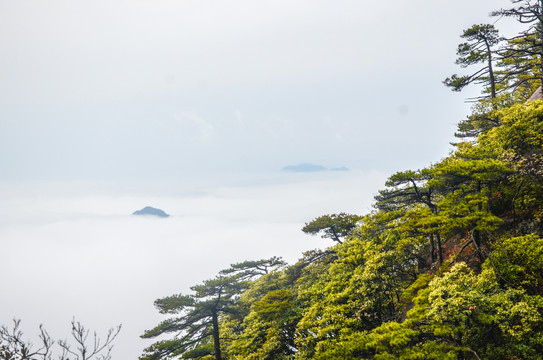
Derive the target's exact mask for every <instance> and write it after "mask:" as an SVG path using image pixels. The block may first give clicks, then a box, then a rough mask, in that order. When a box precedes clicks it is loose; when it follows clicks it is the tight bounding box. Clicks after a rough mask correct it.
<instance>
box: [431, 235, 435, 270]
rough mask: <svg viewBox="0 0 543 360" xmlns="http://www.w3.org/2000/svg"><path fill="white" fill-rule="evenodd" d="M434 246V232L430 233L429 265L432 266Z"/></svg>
mask: <svg viewBox="0 0 543 360" xmlns="http://www.w3.org/2000/svg"><path fill="white" fill-rule="evenodd" d="M435 251H436V250H435V246H434V234H430V261H431V262H432V263H431V265H430V267H432V266H434V263H435V262H436V257H435V255H434V254H435Z"/></svg>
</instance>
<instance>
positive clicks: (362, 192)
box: [0, 171, 386, 359]
mask: <svg viewBox="0 0 543 360" xmlns="http://www.w3.org/2000/svg"><path fill="white" fill-rule="evenodd" d="M235 178H236V177H235V176H234V177H230V178H229V179H228V180H227V181H226V180H221V179H220V177H218V178H216V179H215V180H214V181H209V179H207V180H206V181H204V180H200V181H196V180H195V179H190V180H187V181H184V182H183V181H175V182H173V181H172V182H170V183H161V184H155V185H153V186H149V185H146V186H140V185H134V186H132V187H130V186H127V185H126V184H116V185H112V184H92V183H39V184H38V183H24V184H22V183H17V184H14V183H4V184H2V187H1V189H2V190H0V198H1V202H0V246H1V249H2V250H1V252H0V264H1V268H2V297H0V323H1V324H9V323H10V321H11V319H13V318H17V319H22V326H23V331H24V332H25V336H28V338H33V337H35V335H37V332H38V325H39V324H44V325H45V326H46V328H47V329H48V330H49V332H50V333H51V335H52V336H53V337H54V338H57V339H58V338H65V337H67V336H68V335H69V330H70V321H71V320H72V319H73V318H75V319H76V320H80V321H81V322H82V323H84V325H86V326H87V327H89V328H92V329H93V330H97V331H98V333H99V334H105V332H106V330H107V329H108V328H109V327H112V326H114V325H117V324H121V323H122V324H123V330H122V332H121V334H120V335H119V337H118V339H117V340H116V342H115V350H114V352H113V358H114V359H136V358H137V357H138V355H140V354H141V351H142V349H143V348H144V347H145V346H148V345H149V344H150V343H151V342H150V341H147V340H142V339H140V338H139V335H141V334H142V333H143V331H144V330H145V329H149V328H151V327H153V326H155V325H156V324H158V322H159V321H161V320H163V319H164V317H163V316H161V315H160V314H158V312H157V311H156V310H155V309H154V307H153V301H154V300H155V299H157V298H160V297H164V296H168V295H172V294H176V293H187V292H189V288H190V286H191V285H195V284H198V283H200V282H201V281H203V280H206V279H209V278H213V277H214V276H216V274H217V273H218V272H219V271H220V270H221V269H224V268H226V267H228V266H229V265H230V264H232V263H236V262H240V261H243V260H256V259H262V258H269V257H272V256H282V257H283V258H284V259H285V260H286V261H288V262H289V263H293V262H295V261H296V260H297V259H298V258H299V257H300V256H301V255H302V253H303V252H304V251H306V250H310V249H314V248H325V247H327V246H329V245H332V243H331V241H330V240H327V239H321V238H319V237H312V236H308V235H306V234H304V233H303V232H302V231H300V229H301V228H302V227H303V225H304V223H305V222H308V221H310V220H312V219H313V218H315V217H317V216H320V215H323V214H328V213H337V212H342V211H344V212H348V213H357V214H365V213H368V212H369V211H371V203H372V199H373V196H374V195H375V194H376V193H377V191H378V189H380V188H382V187H383V183H384V180H385V178H386V175H384V174H381V173H378V172H352V171H350V172H325V173H313V174H287V173H276V174H271V175H270V174H268V175H260V176H248V177H247V176H246V177H241V176H240V177H237V179H235ZM223 179H224V178H223ZM147 205H149V206H154V207H157V208H160V209H163V210H164V211H166V212H167V213H168V214H170V215H171V216H170V217H168V218H157V217H141V216H132V215H131V213H132V212H133V211H135V210H138V209H141V208H143V207H144V206H147Z"/></svg>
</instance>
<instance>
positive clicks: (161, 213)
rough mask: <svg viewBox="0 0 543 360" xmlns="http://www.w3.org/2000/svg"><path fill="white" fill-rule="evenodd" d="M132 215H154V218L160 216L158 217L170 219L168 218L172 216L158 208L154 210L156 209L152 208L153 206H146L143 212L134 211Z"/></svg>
mask: <svg viewBox="0 0 543 360" xmlns="http://www.w3.org/2000/svg"><path fill="white" fill-rule="evenodd" d="M132 215H153V216H158V217H168V216H170V215H168V214H166V213H165V212H164V211H162V210H160V209H157V208H154V207H151V206H146V207H144V208H143V209H141V210H137V211H134V212H133V213H132Z"/></svg>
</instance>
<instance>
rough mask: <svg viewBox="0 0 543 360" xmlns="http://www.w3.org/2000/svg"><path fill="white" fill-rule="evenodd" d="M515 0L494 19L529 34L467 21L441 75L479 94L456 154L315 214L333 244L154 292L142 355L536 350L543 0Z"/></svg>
mask: <svg viewBox="0 0 543 360" xmlns="http://www.w3.org/2000/svg"><path fill="white" fill-rule="evenodd" d="M511 6H512V7H511V8H510V9H500V10H497V11H494V12H493V13H492V16H494V18H492V22H495V20H496V19H497V18H501V21H507V20H508V19H507V18H512V19H511V21H514V20H517V21H519V22H520V23H522V24H524V26H525V30H524V31H523V32H521V33H520V34H517V35H513V36H510V37H504V36H502V35H500V34H499V32H498V29H497V28H496V27H495V25H489V24H479V25H474V26H472V27H471V28H469V29H466V30H465V31H464V32H463V34H462V38H463V41H464V42H463V43H462V44H460V45H459V47H458V51H457V54H458V60H457V63H458V64H459V65H460V66H461V67H462V68H463V70H462V71H465V73H466V74H467V75H463V74H462V75H452V76H450V77H449V78H447V79H446V80H445V81H444V83H445V85H446V86H450V87H451V88H452V89H453V90H455V91H460V90H462V89H463V88H464V87H465V86H480V87H481V93H480V96H479V97H477V98H476V99H472V101H473V102H474V103H473V111H472V113H471V114H470V115H469V116H468V117H467V118H466V119H465V120H462V121H460V123H459V125H458V131H457V134H456V135H457V138H458V141H457V143H456V144H455V145H454V151H453V152H451V154H450V156H448V157H446V158H444V159H442V160H441V161H439V162H436V163H435V164H431V165H429V166H428V167H426V168H424V169H413V170H404V171H400V172H398V173H396V174H394V175H392V176H391V177H390V178H389V180H388V182H387V183H386V184H385V186H384V189H383V190H381V191H380V192H379V194H378V195H377V196H376V198H375V205H374V207H375V210H374V211H373V212H372V213H370V214H359V215H350V214H344V213H342V214H332V215H323V216H322V217H319V218H317V219H315V220H313V221H310V222H308V223H307V224H306V226H305V227H304V228H303V230H304V231H305V232H307V233H308V234H309V235H318V234H321V235H322V236H324V237H326V238H329V239H331V240H330V247H329V248H327V249H326V250H315V251H310V252H308V253H305V254H303V256H302V258H301V259H300V260H299V261H298V262H297V263H295V264H292V265H286V264H285V263H284V262H282V261H281V260H280V259H278V258H271V259H269V260H260V261H248V262H245V263H241V264H235V265H233V266H232V267H231V268H229V269H226V270H224V271H222V272H221V273H220V274H219V275H218V276H217V277H216V278H215V279H212V280H208V281H205V282H203V283H202V284H200V285H196V286H194V287H193V288H192V289H193V292H192V293H191V294H180V295H174V296H170V297H167V298H163V299H159V300H157V301H156V302H155V305H156V307H157V308H158V309H159V311H160V312H161V313H164V314H169V315H171V317H170V318H169V319H167V320H165V321H164V322H162V323H161V324H159V325H157V326H156V327H155V328H154V329H151V330H148V331H147V332H145V334H143V337H144V338H155V337H159V339H162V340H159V341H157V342H156V343H154V344H153V345H151V346H149V347H148V348H147V349H146V352H145V353H144V354H143V355H142V357H141V359H145V360H151V359H177V358H179V359H217V360H219V359H231V360H265V359H269V360H272V359H277V360H279V359H285V360H286V359H296V360H305V359H496V360H497V359H543V239H542V238H541V236H542V233H543V223H542V218H543V186H542V185H543V100H541V99H535V100H530V101H529V100H528V99H529V98H530V97H531V96H532V94H533V93H534V92H535V91H536V90H537V89H538V87H540V86H541V84H542V81H543V71H542V69H543V43H542V38H543V36H542V34H543V13H542V6H543V0H542V1H539V0H538V1H534V0H514V1H512V5H511ZM439 80H440V79H436V81H439ZM444 111H446V109H445V110H444ZM435 121H439V119H435ZM361 191H363V189H361ZM301 227H302V226H301ZM165 334H166V337H161V336H163V335H165Z"/></svg>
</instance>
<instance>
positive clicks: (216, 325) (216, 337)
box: [211, 309, 222, 360]
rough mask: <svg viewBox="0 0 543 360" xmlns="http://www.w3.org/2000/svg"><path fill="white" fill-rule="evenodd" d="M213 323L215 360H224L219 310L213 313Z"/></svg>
mask: <svg viewBox="0 0 543 360" xmlns="http://www.w3.org/2000/svg"><path fill="white" fill-rule="evenodd" d="M211 321H212V323H213V346H214V349H215V360H222V357H221V339H220V337H219V316H218V315H217V310H215V309H213V310H212V311H211Z"/></svg>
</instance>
